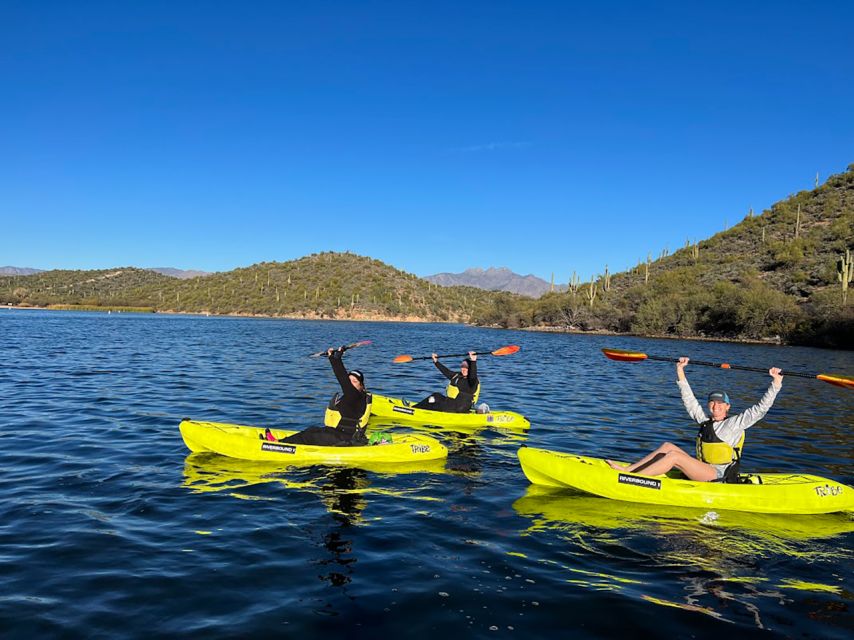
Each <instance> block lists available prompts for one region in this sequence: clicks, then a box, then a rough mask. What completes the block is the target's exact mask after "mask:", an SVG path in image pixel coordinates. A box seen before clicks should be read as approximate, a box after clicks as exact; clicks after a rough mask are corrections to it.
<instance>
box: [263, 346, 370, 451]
mask: <svg viewBox="0 0 854 640" xmlns="http://www.w3.org/2000/svg"><path fill="white" fill-rule="evenodd" d="M342 355H343V354H342V352H341V351H333V352H332V355H331V356H329V362H330V363H331V364H332V370H333V371H334V372H335V377H336V378H338V384H340V385H341V391H342V393H341V395H340V396H338V402H337V403H336V405H335V408H336V409H337V410H338V411H339V412H340V413H341V420H340V421H339V423H338V426H337V427H309V428H307V429H303V430H302V431H300V432H299V433H295V434H294V435H292V436H288V437H287V438H282V439H281V440H280V441H279V442H291V443H294V444H317V445H322V446H326V447H347V446H351V445H362V444H367V442H368V441H367V439H366V438H365V435H364V430H363V429H359V428H358V424H359V418H361V417H362V415H364V413H365V409H366V407H367V401H368V394H367V393H366V392H365V391H360V390H359V389H357V388H356V387H354V386H353V383H352V382H350V376H349V374H348V373H347V370H346V369H345V368H344V363H343V362H342V361H341V356H342Z"/></svg>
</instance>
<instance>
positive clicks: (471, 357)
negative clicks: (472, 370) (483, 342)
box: [469, 351, 477, 362]
mask: <svg viewBox="0 0 854 640" xmlns="http://www.w3.org/2000/svg"><path fill="white" fill-rule="evenodd" d="M469 360H471V361H472V362H476V361H477V353H475V352H474V351H469Z"/></svg>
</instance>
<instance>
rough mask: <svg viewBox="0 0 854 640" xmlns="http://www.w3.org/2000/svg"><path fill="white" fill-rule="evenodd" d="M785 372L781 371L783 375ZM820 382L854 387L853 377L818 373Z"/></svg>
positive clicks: (849, 387)
mask: <svg viewBox="0 0 854 640" xmlns="http://www.w3.org/2000/svg"><path fill="white" fill-rule="evenodd" d="M785 374H786V372H785V371H784V372H783V375H785ZM816 378H818V379H819V380H821V381H822V382H828V383H830V384H832V385H835V386H837V387H842V388H843V389H854V378H848V377H846V376H831V375H828V374H826V373H820V374H818V375H817V376H816Z"/></svg>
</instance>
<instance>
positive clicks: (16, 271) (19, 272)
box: [0, 267, 43, 276]
mask: <svg viewBox="0 0 854 640" xmlns="http://www.w3.org/2000/svg"><path fill="white" fill-rule="evenodd" d="M42 271H43V269H28V268H27V267H0V276H31V275H33V274H34V273H41V272H42Z"/></svg>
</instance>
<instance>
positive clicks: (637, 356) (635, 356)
mask: <svg viewBox="0 0 854 640" xmlns="http://www.w3.org/2000/svg"><path fill="white" fill-rule="evenodd" d="M602 353H604V354H605V357H606V358H610V359H611V360H617V361H619V362H640V361H641V360H646V358H647V355H646V354H645V353H640V352H639V351H623V350H622V349H602Z"/></svg>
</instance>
